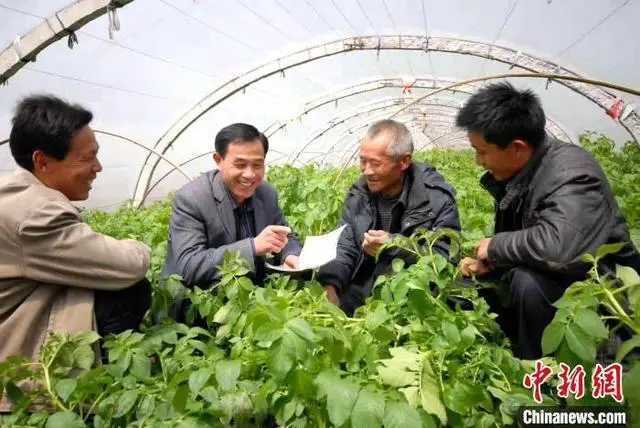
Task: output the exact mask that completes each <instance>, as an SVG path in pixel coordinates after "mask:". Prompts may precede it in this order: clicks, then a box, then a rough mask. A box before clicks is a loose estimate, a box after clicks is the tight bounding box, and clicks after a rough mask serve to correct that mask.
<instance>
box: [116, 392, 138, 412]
mask: <svg viewBox="0 0 640 428" xmlns="http://www.w3.org/2000/svg"><path fill="white" fill-rule="evenodd" d="M137 399H138V393H137V392H136V391H135V390H128V391H125V392H124V393H123V394H122V395H121V396H120V398H119V399H118V401H117V404H116V411H115V413H114V414H113V417H114V418H120V417H122V416H124V415H126V414H127V413H129V412H130V411H131V409H133V406H134V405H135V404H136V400H137Z"/></svg>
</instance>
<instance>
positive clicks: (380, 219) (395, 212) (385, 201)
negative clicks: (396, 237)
mask: <svg viewBox="0 0 640 428" xmlns="http://www.w3.org/2000/svg"><path fill="white" fill-rule="evenodd" d="M409 185H410V184H409V177H408V175H405V177H404V183H403V184H402V191H401V192H400V193H399V194H398V195H396V196H393V197H384V196H382V195H376V208H377V219H376V223H377V224H376V227H377V228H379V229H381V230H384V231H386V232H390V233H399V232H400V229H401V227H402V226H401V222H402V215H403V214H404V210H405V209H406V208H407V199H408V197H409Z"/></svg>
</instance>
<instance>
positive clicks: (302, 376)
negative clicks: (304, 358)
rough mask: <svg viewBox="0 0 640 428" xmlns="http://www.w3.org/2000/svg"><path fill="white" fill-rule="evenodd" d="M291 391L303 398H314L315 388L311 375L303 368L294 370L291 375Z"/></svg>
mask: <svg viewBox="0 0 640 428" xmlns="http://www.w3.org/2000/svg"><path fill="white" fill-rule="evenodd" d="M292 390H293V393H294V394H295V395H297V396H300V397H303V398H314V396H315V392H316V388H315V386H314V385H313V376H312V375H311V374H309V372H307V371H305V370H296V371H295V374H294V377H293V388H292Z"/></svg>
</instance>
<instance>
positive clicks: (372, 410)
mask: <svg viewBox="0 0 640 428" xmlns="http://www.w3.org/2000/svg"><path fill="white" fill-rule="evenodd" d="M384 407H385V403H384V397H382V396H381V395H379V394H377V393H375V392H373V391H370V390H367V389H361V390H360V393H359V394H358V398H357V399H356V403H355V405H354V406H353V410H352V411H351V426H352V427H353V428H379V427H382V420H383V419H384Z"/></svg>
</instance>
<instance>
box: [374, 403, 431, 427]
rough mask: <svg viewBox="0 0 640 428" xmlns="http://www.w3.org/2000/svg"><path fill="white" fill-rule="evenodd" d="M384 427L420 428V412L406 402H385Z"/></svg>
mask: <svg viewBox="0 0 640 428" xmlns="http://www.w3.org/2000/svg"><path fill="white" fill-rule="evenodd" d="M382 423H383V424H384V427H385V428H422V420H421V418H420V413H418V411H417V410H416V409H414V408H413V407H411V406H410V405H409V404H407V403H403V402H392V403H387V406H386V408H385V414H384V420H383V421H382Z"/></svg>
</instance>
